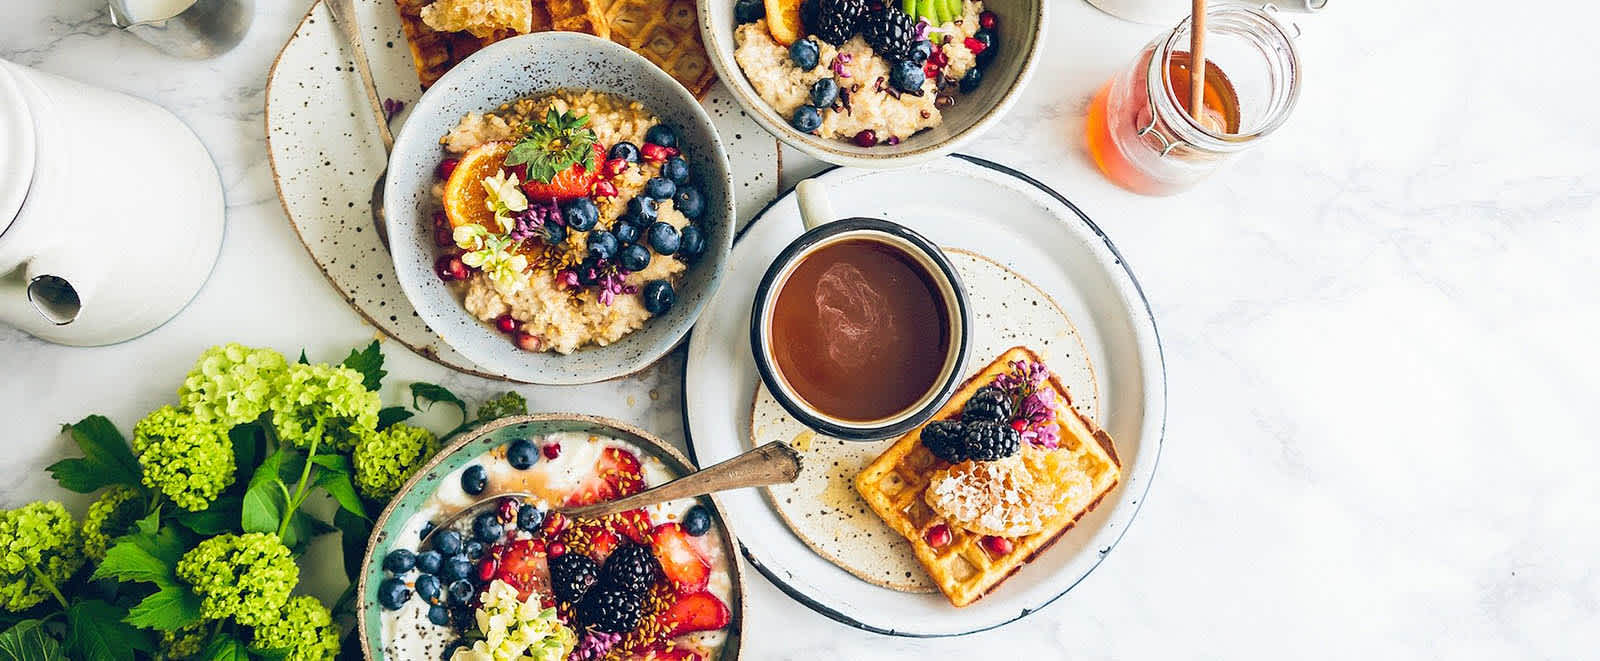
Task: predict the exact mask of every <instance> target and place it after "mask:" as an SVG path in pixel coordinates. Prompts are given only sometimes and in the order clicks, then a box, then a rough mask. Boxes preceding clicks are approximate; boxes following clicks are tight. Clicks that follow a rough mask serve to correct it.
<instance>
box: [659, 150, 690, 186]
mask: <svg viewBox="0 0 1600 661" xmlns="http://www.w3.org/2000/svg"><path fill="white" fill-rule="evenodd" d="M661 176H663V177H666V178H668V179H671V180H672V183H675V184H683V183H687V182H688V181H689V162H688V161H685V160H683V157H682V156H673V157H672V158H669V159H667V160H666V162H665V163H662V164H661Z"/></svg>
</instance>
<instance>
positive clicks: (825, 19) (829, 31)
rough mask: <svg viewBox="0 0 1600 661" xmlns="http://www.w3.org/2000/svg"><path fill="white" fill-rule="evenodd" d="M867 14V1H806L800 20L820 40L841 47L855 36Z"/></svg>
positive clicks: (801, 10) (801, 9)
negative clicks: (862, 18)
mask: <svg viewBox="0 0 1600 661" xmlns="http://www.w3.org/2000/svg"><path fill="white" fill-rule="evenodd" d="M866 13H867V0H806V2H805V4H803V5H802V6H801V8H800V20H801V21H802V22H803V23H805V26H806V29H807V30H809V31H810V32H811V33H812V34H815V35H817V38H818V39H821V40H823V41H826V42H828V43H830V44H833V45H835V46H841V45H843V44H844V42H846V41H849V40H850V37H853V36H855V34H856V30H857V29H858V28H859V27H860V23H861V17H862V16H865V15H866Z"/></svg>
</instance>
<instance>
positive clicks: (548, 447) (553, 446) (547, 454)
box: [542, 443, 561, 459]
mask: <svg viewBox="0 0 1600 661" xmlns="http://www.w3.org/2000/svg"><path fill="white" fill-rule="evenodd" d="M542 452H543V453H544V458H545V459H555V458H556V457H559V456H561V444H560V443H546V444H545V446H544V449H543V450H542Z"/></svg>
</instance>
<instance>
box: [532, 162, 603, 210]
mask: <svg viewBox="0 0 1600 661" xmlns="http://www.w3.org/2000/svg"><path fill="white" fill-rule="evenodd" d="M594 181H595V173H593V172H590V171H588V170H586V169H584V167H583V164H582V163H574V164H572V167H570V168H567V169H565V170H562V171H561V172H557V173H556V176H554V177H551V178H550V181H549V182H548V183H546V182H543V181H539V180H537V179H534V180H530V181H527V182H524V183H523V184H522V192H523V193H526V194H527V195H528V199H530V200H555V201H557V202H565V201H567V200H573V199H577V198H580V197H584V196H587V195H588V194H589V186H590V185H591V184H593V183H594Z"/></svg>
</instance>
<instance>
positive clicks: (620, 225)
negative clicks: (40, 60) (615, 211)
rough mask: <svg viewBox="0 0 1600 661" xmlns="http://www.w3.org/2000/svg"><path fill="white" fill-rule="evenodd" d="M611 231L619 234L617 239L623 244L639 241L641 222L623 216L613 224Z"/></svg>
mask: <svg viewBox="0 0 1600 661" xmlns="http://www.w3.org/2000/svg"><path fill="white" fill-rule="evenodd" d="M611 233H612V234H615V235H617V241H619V242H621V243H622V244H623V245H627V244H629V243H636V242H638V241H639V224H638V223H635V222H633V221H631V220H628V219H627V218H622V219H620V220H618V221H617V223H616V224H615V225H612V226H611Z"/></svg>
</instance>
